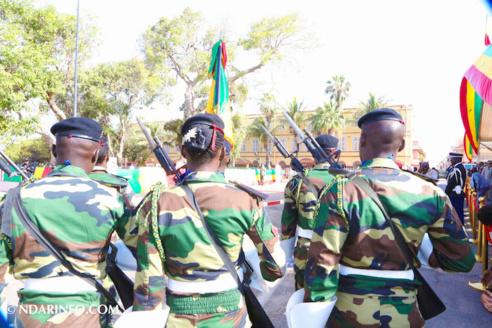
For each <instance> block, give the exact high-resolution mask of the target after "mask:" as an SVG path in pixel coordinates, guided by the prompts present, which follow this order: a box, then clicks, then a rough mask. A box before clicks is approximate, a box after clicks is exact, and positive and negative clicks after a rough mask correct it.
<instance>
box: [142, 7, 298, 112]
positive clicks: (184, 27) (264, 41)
mask: <svg viewBox="0 0 492 328" xmlns="http://www.w3.org/2000/svg"><path fill="white" fill-rule="evenodd" d="M302 31H303V29H302V27H301V24H300V19H299V17H298V16H297V15H296V14H291V15H286V16H281V17H277V18H272V17H265V18H264V19H262V20H261V21H260V22H257V23H255V24H253V25H252V26H251V29H250V31H249V33H248V34H247V36H246V37H244V38H241V39H239V40H238V41H234V40H230V39H229V38H228V34H229V31H227V30H222V31H221V32H223V36H222V39H223V40H224V41H225V42H226V44H227V52H228V63H227V68H228V70H229V72H230V74H229V78H228V83H229V89H230V98H231V101H233V102H237V103H242V101H244V99H245V95H246V94H247V87H246V85H245V84H244V83H240V81H239V80H240V79H242V78H243V77H244V76H245V75H247V74H250V73H253V72H255V71H257V70H259V69H260V68H262V67H263V66H265V65H266V64H268V63H271V62H275V61H280V60H282V59H283V58H284V57H285V54H286V53H288V52H289V51H291V50H294V49H299V48H302V47H303V46H304V45H305V44H306V43H307V42H306V39H307V38H306V37H305V36H304V35H302V33H301V32H302ZM218 35H219V29H218V28H214V27H206V26H204V22H203V18H202V16H201V14H200V12H194V11H192V10H191V9H190V8H186V9H185V10H184V11H183V13H182V14H181V15H179V16H177V17H174V18H167V17H163V18H161V19H160V20H159V22H157V23H156V24H155V25H153V26H152V27H151V28H150V29H148V30H147V31H146V32H145V33H144V35H143V36H142V38H141V49H142V52H143V54H144V56H145V63H146V65H147V66H148V67H149V68H150V69H151V70H152V71H155V72H158V73H159V74H160V76H161V77H163V78H168V77H169V73H170V72H173V73H174V74H175V80H173V81H171V82H173V83H176V82H177V81H178V80H179V81H182V82H184V83H185V85H186V90H185V94H184V105H183V107H182V108H183V109H184V111H185V118H188V117H190V116H193V115H195V113H196V112H197V111H199V110H202V109H204V108H205V105H206V100H207V97H208V93H209V90H210V81H208V80H207V73H208V68H209V65H210V52H211V49H212V47H213V45H214V44H215V43H216V42H217V41H218V40H219V37H218ZM237 48H242V49H243V50H244V51H246V52H253V53H255V54H256V55H257V57H258V64H257V65H255V66H253V67H250V68H246V69H240V68H238V67H236V66H235V64H234V62H235V53H236V52H237V51H236V49H237Z"/></svg>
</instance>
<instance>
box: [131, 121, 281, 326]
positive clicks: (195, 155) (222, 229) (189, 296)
mask: <svg viewBox="0 0 492 328" xmlns="http://www.w3.org/2000/svg"><path fill="white" fill-rule="evenodd" d="M223 127H224V123H223V122H222V120H221V119H220V117H218V116H217V115H214V114H199V115H196V116H194V117H192V118H190V119H188V120H187V121H186V122H185V123H184V124H183V126H182V128H181V134H182V135H183V147H182V150H181V154H182V155H183V157H184V158H186V160H187V163H188V170H189V171H186V173H185V174H184V175H183V176H182V183H184V184H187V185H188V186H189V187H190V189H191V190H192V191H193V192H194V194H195V196H196V201H197V203H198V206H199V207H200V208H201V210H202V212H203V214H204V216H205V219H206V220H207V222H208V223H209V224H210V227H211V229H212V230H213V231H214V232H215V234H216V235H217V237H218V239H219V241H220V242H221V243H222V245H223V246H224V249H225V251H226V252H227V254H228V255H229V257H230V259H231V261H232V262H233V263H234V264H235V267H236V268H238V269H239V264H240V263H239V261H240V260H239V259H240V253H241V246H242V241H243V237H244V235H245V234H247V235H248V236H249V237H250V238H251V240H252V241H253V242H254V244H255V245H256V248H257V250H258V253H259V256H260V259H261V264H260V268H261V272H262V275H263V277H264V278H265V279H266V280H268V281H273V280H276V279H278V278H280V277H281V276H282V273H281V267H282V266H284V262H285V257H284V254H283V252H282V249H281V248H280V243H279V242H278V236H276V235H275V233H274V230H273V226H272V224H271V223H270V222H269V220H268V219H267V217H266V216H265V214H264V209H263V208H261V206H260V201H259V199H258V198H257V197H255V196H254V195H251V194H249V193H246V192H244V191H242V190H240V189H238V188H236V187H235V186H232V185H229V184H227V183H226V181H225V180H224V177H223V176H222V175H221V174H219V173H217V170H218V167H219V162H220V161H221V159H222V158H223V156H224V147H223V141H224V133H223ZM155 196H157V197H156V198H153V197H155ZM151 200H152V201H151ZM154 214H155V216H154ZM137 219H138V224H139V233H138V234H139V237H138V245H137V254H138V259H137V261H138V268H137V274H136V277H135V301H134V306H133V310H134V311H135V310H137V311H138V310H155V309H161V308H162V302H163V296H164V295H163V291H164V278H163V274H165V275H167V276H168V277H169V283H168V286H167V291H166V301H167V304H168V305H169V307H170V315H169V318H168V321H167V327H168V328H174V327H180V328H188V327H249V326H251V324H250V322H249V319H248V314H247V310H246V306H245V303H244V298H243V297H242V295H241V293H240V292H239V290H238V286H237V283H236V281H235V280H234V279H233V278H232V275H231V273H230V272H229V271H228V270H227V268H226V267H225V265H224V263H223V262H222V260H221V258H220V256H219V254H218V253H217V252H216V250H215V248H214V246H213V245H212V243H211V241H210V239H209V237H208V236H207V234H206V232H205V229H204V228H203V226H202V222H201V220H200V217H199V215H198V213H197V212H196V211H195V210H194V208H193V206H192V205H191V203H190V200H189V199H188V198H187V196H186V194H185V192H184V190H183V189H182V188H181V187H180V186H173V187H171V188H168V189H165V190H164V191H163V192H162V193H160V194H159V191H158V190H154V192H153V194H152V196H150V197H149V199H146V200H144V203H143V206H142V208H141V209H140V210H139V213H138V214H137ZM239 270H240V269H239ZM240 272H242V271H241V270H240Z"/></svg>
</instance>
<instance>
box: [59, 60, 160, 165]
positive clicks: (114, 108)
mask: <svg viewBox="0 0 492 328" xmlns="http://www.w3.org/2000/svg"><path fill="white" fill-rule="evenodd" d="M165 87H166V85H165V84H164V81H163V80H162V79H160V78H158V77H157V75H155V74H153V73H152V72H151V71H149V70H147V69H146V68H145V66H144V64H143V62H142V61H140V60H138V59H136V58H134V59H132V60H127V61H122V62H116V63H103V64H99V65H97V66H96V67H94V68H92V69H88V70H84V71H82V72H81V78H80V89H79V95H80V99H79V105H78V109H79V115H80V116H84V117H89V118H92V119H94V120H97V121H98V122H99V123H101V125H102V126H103V129H104V134H105V135H106V136H107V137H108V146H109V147H110V150H111V152H112V153H114V154H115V155H116V157H117V160H118V164H119V165H121V164H122V163H123V153H124V151H125V143H126V141H127V140H128V137H129V136H130V123H131V118H132V115H133V113H134V111H135V110H136V109H139V108H141V107H142V106H144V105H145V106H148V105H150V104H152V103H153V102H154V101H155V100H157V99H159V100H164V99H165V98H166V94H165V93H164V89H165ZM60 103H64V102H63V100H62V99H61V100H60ZM64 104H65V103H64ZM65 105H66V107H65V106H64V110H67V111H70V110H71V108H72V107H71V103H70V101H67V102H66V104H65Z"/></svg>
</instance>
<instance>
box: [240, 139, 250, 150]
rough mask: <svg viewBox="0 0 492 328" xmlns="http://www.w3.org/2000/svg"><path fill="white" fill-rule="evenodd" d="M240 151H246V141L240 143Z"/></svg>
mask: <svg viewBox="0 0 492 328" xmlns="http://www.w3.org/2000/svg"><path fill="white" fill-rule="evenodd" d="M239 151H240V152H241V153H245V152H247V151H248V141H246V140H244V141H243V143H242V144H241V149H240V150H239Z"/></svg>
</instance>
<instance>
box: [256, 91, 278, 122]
mask: <svg viewBox="0 0 492 328" xmlns="http://www.w3.org/2000/svg"><path fill="white" fill-rule="evenodd" d="M259 105H260V112H261V114H262V115H263V116H264V118H265V123H266V125H265V126H266V128H267V129H268V130H270V128H271V124H272V121H273V120H274V119H275V114H276V113H277V105H276V100H275V96H274V95H272V94H270V93H264V94H263V97H262V98H261V99H260V102H259Z"/></svg>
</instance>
